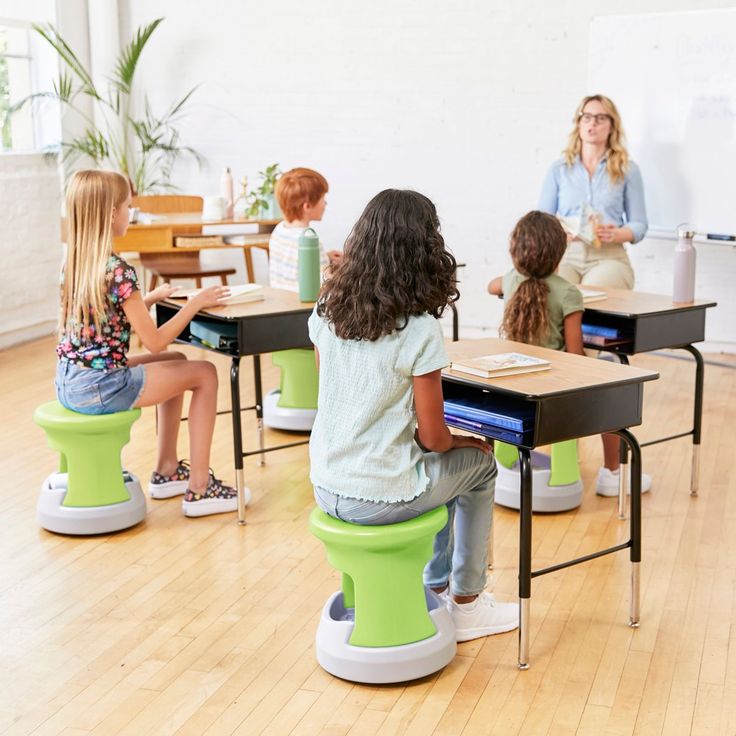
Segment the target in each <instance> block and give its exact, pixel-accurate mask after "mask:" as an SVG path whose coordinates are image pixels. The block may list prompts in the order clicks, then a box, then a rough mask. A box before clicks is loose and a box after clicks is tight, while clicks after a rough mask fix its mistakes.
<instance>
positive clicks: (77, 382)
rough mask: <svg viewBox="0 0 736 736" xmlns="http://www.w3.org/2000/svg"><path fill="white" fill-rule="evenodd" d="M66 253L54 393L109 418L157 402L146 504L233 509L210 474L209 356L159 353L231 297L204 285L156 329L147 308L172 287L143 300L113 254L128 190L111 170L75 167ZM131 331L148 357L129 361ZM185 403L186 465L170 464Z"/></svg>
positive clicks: (213, 402) (199, 510)
mask: <svg viewBox="0 0 736 736" xmlns="http://www.w3.org/2000/svg"><path fill="white" fill-rule="evenodd" d="M66 207H67V218H68V228H67V255H66V263H65V266H64V272H63V276H62V286H61V311H60V317H59V344H58V345H57V347H56V354H57V356H58V358H59V363H58V366H57V371H56V395H57V398H58V399H59V402H60V403H61V404H62V405H63V406H65V407H66V408H67V409H70V410H72V411H77V412H80V413H82V414H113V413H115V412H118V411H125V410H127V409H133V408H134V407H143V406H156V407H157V418H158V458H157V463H156V470H155V471H154V472H153V474H152V476H151V481H150V483H149V486H148V488H149V492H150V494H151V497H152V498H171V497H173V496H178V495H182V494H183V495H184V499H183V501H182V510H183V511H184V514H185V516H207V515H209V514H219V513H223V512H227V511H235V510H236V508H237V494H236V492H235V489H233V488H231V487H230V486H226V485H225V484H224V483H222V482H221V481H219V480H218V479H217V478H215V476H214V474H213V473H212V472H211V471H210V470H209V463H210V447H211V444H212V433H213V430H214V426H215V413H216V410H217V372H216V370H215V366H214V365H213V364H212V363H210V362H209V361H207V360H187V359H186V356H185V355H183V354H182V353H176V352H169V351H166V348H167V347H168V346H169V345H170V344H171V343H172V342H173V341H174V340H175V339H176V337H177V335H179V333H180V332H181V331H182V330H183V329H184V328H185V327H186V326H187V324H188V323H189V321H190V320H191V319H192V317H194V315H195V314H196V313H197V312H198V311H199V310H200V309H203V308H206V307H214V306H216V305H217V304H218V303H219V300H220V299H222V298H223V297H225V296H227V295H228V294H229V291H228V290H227V289H226V288H224V287H221V286H212V287H210V288H208V289H203V290H202V291H201V292H200V293H199V294H198V295H197V296H196V297H194V298H193V299H190V300H189V301H188V302H187V303H186V304H185V305H184V306H183V307H182V308H181V310H180V311H179V312H177V313H176V315H175V316H174V317H172V318H171V319H170V320H169V321H168V322H165V323H164V324H162V325H161V326H156V323H155V322H154V321H153V319H151V315H150V314H149V312H148V310H149V308H150V307H151V306H152V305H153V304H155V303H156V302H158V301H161V300H162V299H165V298H166V297H168V296H169V295H170V294H171V293H172V291H173V290H174V289H173V287H172V286H170V285H169V284H164V285H163V286H160V287H159V288H158V289H154V290H153V291H151V292H149V293H148V294H146V295H145V296H143V295H142V294H141V292H140V289H139V287H138V277H137V275H136V272H135V269H134V268H133V267H132V266H130V265H129V264H128V263H126V262H125V261H124V260H123V259H122V258H120V256H118V255H116V254H115V253H113V252H112V239H113V237H120V236H122V235H125V232H126V230H127V229H128V214H129V213H128V210H129V207H130V187H129V185H128V181H127V179H125V178H124V177H123V176H121V175H120V174H118V173H116V172H114V171H91V170H88V171H77V172H76V173H75V174H74V175H73V176H72V178H71V181H70V182H69V189H68V192H67V199H66ZM133 330H135V332H136V333H138V335H139V336H140V338H141V341H142V343H143V345H144V346H145V347H146V349H147V350H148V351H149V353H147V354H143V355H132V356H130V357H129V356H128V348H129V347H130V335H131V331H133ZM186 391H191V393H192V396H191V401H190V404H189V422H188V429H189V448H190V457H191V465H190V464H189V463H187V462H185V461H183V460H178V459H177V454H176V449H177V437H178V432H179V425H180V422H181V410H182V403H183V400H184V393H185V392H186Z"/></svg>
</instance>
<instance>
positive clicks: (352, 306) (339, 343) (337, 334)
mask: <svg viewBox="0 0 736 736" xmlns="http://www.w3.org/2000/svg"><path fill="white" fill-rule="evenodd" d="M455 265H456V264H455V259H454V258H453V257H452V255H451V254H450V253H448V251H447V250H446V249H445V243H444V240H443V238H442V235H441V234H440V227H439V219H438V217H437V211H436V210H435V207H434V205H433V204H432V202H431V201H430V200H429V199H427V197H425V196H424V195H422V194H419V193H418V192H413V191H403V190H396V189H387V190H385V191H383V192H381V193H379V194H377V195H376V196H375V197H374V198H373V199H372V200H371V201H370V202H369V203H368V205H367V207H366V208H365V210H364V211H363V214H362V215H361V216H360V218H359V219H358V221H357V222H356V224H355V226H354V227H353V230H352V232H351V233H350V235H349V237H348V240H347V242H346V245H345V250H344V255H343V259H342V262H341V264H340V265H339V266H338V267H337V268H335V269H334V270H333V271H332V272H331V273H330V274H329V275H328V278H327V280H326V281H325V283H324V285H323V287H322V291H321V294H320V297H319V300H318V303H317V306H316V307H315V310H314V312H313V314H312V316H311V317H310V319H309V334H310V337H311V339H312V342H313V343H314V345H315V353H316V358H317V361H318V365H319V374H320V375H319V401H318V409H317V418H316V420H315V423H314V429H313V430H312V437H311V440H310V459H311V480H312V483H313V485H314V494H315V498H316V500H317V503H318V505H319V506H320V507H321V508H322V509H323V510H324V511H325V512H326V513H328V514H330V515H331V516H333V517H335V518H338V519H342V520H344V521H348V522H351V523H354V524H370V525H373V524H392V523H396V522H400V521H406V520H408V519H411V518H414V517H416V516H419V515H420V514H423V513H425V512H427V511H430V510H431V509H435V508H438V507H439V506H442V505H446V506H447V510H448V513H449V519H448V523H447V525H446V526H445V528H444V529H442V531H440V533H439V534H438V535H437V537H436V539H435V545H434V554H433V557H432V559H431V561H430V562H429V563H428V564H427V567H426V568H425V572H424V578H425V584H426V585H427V586H429V587H430V588H432V590H434V591H435V593H438V594H439V595H440V596H441V597H442V598H443V599H444V602H445V605H447V607H448V609H449V611H450V614H451V615H452V617H453V619H454V621H455V625H456V630H457V639H458V641H465V640H468V639H474V638H477V637H480V636H488V635H489V634H497V633H501V632H503V631H510V630H511V629H514V628H516V627H517V626H518V606H517V605H516V604H509V603H496V601H495V600H494V598H493V596H492V595H490V593H487V592H484V588H485V585H486V569H487V558H488V539H489V535H490V529H491V523H492V518H493V495H494V489H495V478H496V472H497V471H496V463H495V460H494V458H493V455H492V454H491V447H490V445H489V444H488V443H487V442H485V441H483V440H481V439H478V438H474V437H464V436H461V435H453V434H451V433H450V431H449V430H448V428H447V425H446V424H445V420H444V411H443V409H444V404H443V398H442V382H441V375H440V374H441V370H442V368H444V367H446V366H447V365H449V362H450V361H449V359H448V357H447V354H446V352H445V348H444V340H443V336H442V330H441V327H440V323H439V321H438V318H439V317H440V316H441V315H442V312H443V310H444V309H445V307H446V306H447V305H448V304H449V303H450V302H452V301H455V300H456V299H457V298H458V296H459V294H458V291H457V289H456V287H455Z"/></svg>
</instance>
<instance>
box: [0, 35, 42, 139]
mask: <svg viewBox="0 0 736 736" xmlns="http://www.w3.org/2000/svg"><path fill="white" fill-rule="evenodd" d="M29 32H30V29H29V27H28V26H25V25H21V24H17V25H16V24H11V22H9V21H0V125H2V136H1V138H2V148H3V150H5V151H8V150H16V151H21V150H26V151H27V150H33V149H34V148H36V145H35V141H34V134H33V114H32V108H31V105H26V106H25V107H24V108H23V109H22V110H20V111H19V112H17V113H15V114H14V115H13V116H12V117H10V118H9V119H8V118H6V114H7V111H8V109H9V108H10V107H11V106H12V105H14V104H15V103H16V102H18V101H19V100H22V99H23V98H24V97H27V96H28V95H30V94H31V91H32V90H31V53H30V43H29V38H28V37H29ZM3 123H4V124H3Z"/></svg>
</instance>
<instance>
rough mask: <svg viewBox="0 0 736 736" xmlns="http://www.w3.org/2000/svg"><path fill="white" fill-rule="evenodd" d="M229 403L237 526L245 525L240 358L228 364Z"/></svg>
mask: <svg viewBox="0 0 736 736" xmlns="http://www.w3.org/2000/svg"><path fill="white" fill-rule="evenodd" d="M230 402H231V404H232V410H233V412H232V418H233V454H234V460H235V489H236V490H237V492H238V524H245V478H244V474H243V427H242V425H241V422H240V358H233V359H232V362H231V363H230Z"/></svg>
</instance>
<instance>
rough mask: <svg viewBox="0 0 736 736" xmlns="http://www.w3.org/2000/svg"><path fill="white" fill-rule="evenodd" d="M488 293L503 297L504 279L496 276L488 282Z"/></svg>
mask: <svg viewBox="0 0 736 736" xmlns="http://www.w3.org/2000/svg"><path fill="white" fill-rule="evenodd" d="M488 293H489V294H493V296H503V277H502V276H496V278H495V279H491V280H490V281H489V282H488Z"/></svg>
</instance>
